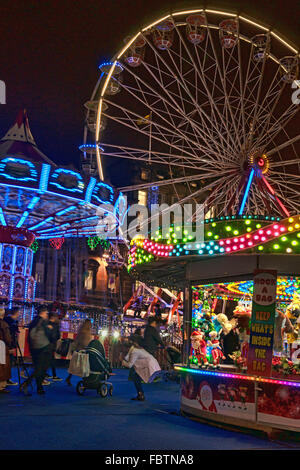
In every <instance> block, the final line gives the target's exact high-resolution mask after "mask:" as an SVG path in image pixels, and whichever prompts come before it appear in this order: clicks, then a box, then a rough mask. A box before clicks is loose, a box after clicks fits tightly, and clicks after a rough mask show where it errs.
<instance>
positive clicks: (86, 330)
mask: <svg viewBox="0 0 300 470" xmlns="http://www.w3.org/2000/svg"><path fill="white" fill-rule="evenodd" d="M91 340H92V323H91V320H89V319H87V320H84V322H83V323H82V325H81V326H80V328H79V330H78V333H77V336H76V338H75V340H74V341H73V343H72V344H71V347H70V353H71V354H73V352H75V351H80V350H81V349H84V348H86V347H87V346H88V345H89V343H90V342H91ZM71 378H72V374H70V373H69V375H68V377H67V378H66V383H67V384H68V385H70V386H71V385H72V383H71Z"/></svg>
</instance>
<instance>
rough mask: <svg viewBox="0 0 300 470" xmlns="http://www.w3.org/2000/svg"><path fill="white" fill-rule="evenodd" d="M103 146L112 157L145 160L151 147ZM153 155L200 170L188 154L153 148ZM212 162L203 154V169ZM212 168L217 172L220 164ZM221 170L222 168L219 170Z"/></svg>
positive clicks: (157, 159) (154, 158) (162, 160)
mask: <svg viewBox="0 0 300 470" xmlns="http://www.w3.org/2000/svg"><path fill="white" fill-rule="evenodd" d="M101 146H102V147H104V150H103V151H102V154H103V155H106V156H110V157H120V158H130V159H133V160H141V161H145V160H148V156H149V149H141V148H134V147H127V146H122V145H116V144H114V145H113V144H107V143H104V142H101ZM106 148H108V149H112V150H111V151H107V150H105V149H106ZM152 155H153V162H154V161H155V162H157V163H163V164H166V165H170V164H171V165H172V166H175V167H176V166H181V167H186V168H191V169H197V170H199V163H198V162H195V160H194V158H191V159H189V158H187V156H186V155H185V156H184V159H183V157H182V155H176V154H173V153H172V154H169V153H164V152H162V151H159V152H156V151H155V150H152ZM208 164H210V160H208V159H207V155H205V154H204V155H203V157H202V165H201V170H203V171H205V170H209V166H206V165H208ZM211 166H212V168H211V170H212V169H213V170H215V171H216V173H217V172H218V165H216V164H215V165H214V166H213V165H211ZM226 168H228V171H230V169H231V167H230V165H228V166H227V167H226ZM226 168H224V167H223V168H220V169H221V170H222V172H223V171H226ZM219 171H220V170H219Z"/></svg>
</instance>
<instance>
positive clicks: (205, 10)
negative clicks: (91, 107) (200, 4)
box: [93, 8, 299, 179]
mask: <svg viewBox="0 0 300 470" xmlns="http://www.w3.org/2000/svg"><path fill="white" fill-rule="evenodd" d="M194 13H204V14H205V13H211V14H217V15H224V16H228V17H231V18H232V17H233V18H236V19H239V20H242V21H245V22H246V23H249V24H252V25H254V26H256V27H257V28H260V29H261V30H262V31H263V32H269V33H270V34H271V36H273V37H274V38H275V39H277V40H278V41H280V42H281V43H282V44H284V45H285V46H286V47H287V48H288V49H289V50H290V51H291V53H293V54H295V55H299V49H296V48H295V46H294V45H292V44H291V43H289V42H288V41H287V40H286V39H284V38H283V37H282V36H281V35H279V34H278V33H277V32H275V31H273V30H272V29H270V28H269V27H267V26H265V25H263V24H261V23H257V22H256V21H253V20H251V19H250V18H247V16H244V15H239V14H237V13H233V12H228V11H224V10H211V9H209V8H201V9H196V10H195V9H193V10H183V11H178V12H175V13H170V14H168V15H165V16H163V17H161V18H159V19H158V20H156V21H154V22H153V23H150V24H149V25H148V26H145V27H144V28H142V29H141V30H140V31H139V32H138V33H137V34H136V35H135V36H133V37H132V38H131V39H130V40H129V41H128V43H127V44H126V45H125V46H124V47H123V48H122V49H121V50H120V51H119V52H118V53H117V54H115V56H114V57H113V59H112V63H111V67H110V70H109V72H108V74H107V78H106V80H105V82H104V84H103V87H102V90H101V96H100V100H99V104H98V110H97V124H96V148H97V149H98V151H97V155H98V154H99V155H100V148H99V145H98V140H99V133H100V123H101V111H102V102H103V97H104V94H105V91H106V88H107V85H108V83H109V80H110V78H111V76H112V74H113V72H114V69H115V67H116V65H117V64H118V60H120V58H121V57H122V56H123V54H124V53H125V52H126V51H127V49H128V48H129V47H130V46H131V45H132V44H133V43H134V42H135V41H136V39H137V38H138V37H139V36H140V35H141V34H142V33H144V32H146V31H148V30H149V29H151V28H153V27H154V26H156V25H158V24H159V23H161V22H162V21H165V20H167V19H169V18H172V17H176V16H180V15H191V14H194ZM203 27H205V25H203ZM206 27H207V28H212V29H219V26H216V25H212V24H207V25H206ZM239 38H240V39H242V40H244V41H246V42H251V41H250V40H249V39H248V38H247V37H246V36H243V35H242V34H239ZM269 58H271V59H272V60H274V61H275V62H277V63H278V59H277V58H276V57H275V56H274V55H273V54H269ZM98 84H99V82H98V83H97V85H98ZM97 85H96V87H95V90H96V89H97V88H98V86H97ZM95 90H94V93H93V95H94V94H95ZM98 162H99V160H98ZM99 171H100V173H101V174H100V177H101V176H102V179H103V172H102V166H101V168H99Z"/></svg>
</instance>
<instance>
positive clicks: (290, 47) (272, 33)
mask: <svg viewBox="0 0 300 470" xmlns="http://www.w3.org/2000/svg"><path fill="white" fill-rule="evenodd" d="M271 35H272V36H274V38H276V39H278V41H280V42H281V43H282V44H284V45H285V46H286V47H288V48H289V49H290V50H291V51H292V52H294V53H295V54H298V51H297V49H295V48H294V47H292V46H291V45H290V44H289V43H288V42H286V41H285V40H284V39H282V38H281V37H280V36H278V34H276V33H274V32H273V31H271Z"/></svg>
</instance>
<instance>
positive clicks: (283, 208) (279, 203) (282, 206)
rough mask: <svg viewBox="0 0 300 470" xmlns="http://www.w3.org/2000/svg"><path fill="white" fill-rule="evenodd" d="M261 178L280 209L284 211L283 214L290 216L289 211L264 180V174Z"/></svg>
mask: <svg viewBox="0 0 300 470" xmlns="http://www.w3.org/2000/svg"><path fill="white" fill-rule="evenodd" d="M262 179H263V182H264V183H265V185H266V186H267V188H268V190H269V191H270V193H271V194H272V195H273V196H274V197H275V199H276V201H277V203H278V205H279V206H280V207H281V209H282V210H283V212H284V213H285V215H286V216H287V217H289V216H290V213H289V211H288V210H287V209H286V208H285V207H284V205H283V204H282V202H281V201H280V199H278V197H277V196H276V194H275V191H274V189H273V188H272V186H271V185H270V184H269V183H268V181H267V180H266V178H265V177H264V176H262Z"/></svg>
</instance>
